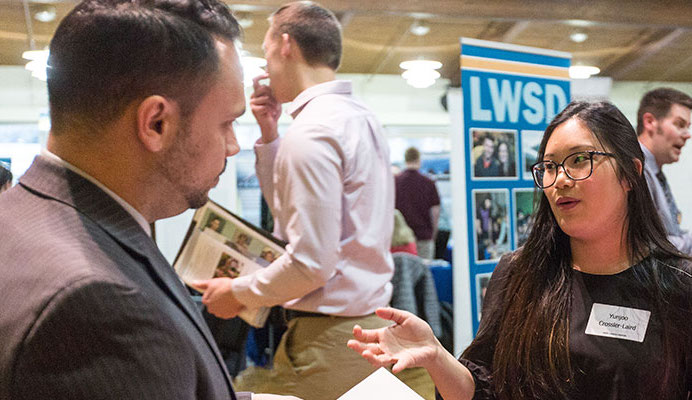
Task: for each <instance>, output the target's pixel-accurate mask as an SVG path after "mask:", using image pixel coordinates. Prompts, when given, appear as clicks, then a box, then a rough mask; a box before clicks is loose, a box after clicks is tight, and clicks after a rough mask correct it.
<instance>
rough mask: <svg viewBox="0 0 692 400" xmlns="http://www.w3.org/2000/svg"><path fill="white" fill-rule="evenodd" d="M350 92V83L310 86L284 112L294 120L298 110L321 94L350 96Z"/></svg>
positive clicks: (332, 82) (337, 82)
mask: <svg viewBox="0 0 692 400" xmlns="http://www.w3.org/2000/svg"><path fill="white" fill-rule="evenodd" d="M351 92H352V85H351V81H339V80H335V81H329V82H324V83H320V84H318V85H315V86H311V87H309V88H307V89H305V90H303V91H302V92H300V94H299V95H298V96H296V98H295V99H293V101H292V102H290V103H289V104H288V106H287V107H286V112H287V113H288V114H289V115H291V117H293V118H295V117H296V116H297V115H298V113H300V110H302V109H303V107H304V106H305V105H306V104H308V103H309V102H310V100H312V99H314V98H315V97H317V96H321V95H323V94H332V93H333V94H351Z"/></svg>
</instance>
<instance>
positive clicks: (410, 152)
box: [404, 147, 420, 163]
mask: <svg viewBox="0 0 692 400" xmlns="http://www.w3.org/2000/svg"><path fill="white" fill-rule="evenodd" d="M404 161H406V162H407V163H414V162H418V161H420V151H418V149H417V148H415V147H409V148H408V149H406V152H405V153H404Z"/></svg>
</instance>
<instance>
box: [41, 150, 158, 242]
mask: <svg viewBox="0 0 692 400" xmlns="http://www.w3.org/2000/svg"><path fill="white" fill-rule="evenodd" d="M41 155H42V156H44V157H46V158H48V159H50V160H52V161H53V162H56V163H58V164H59V165H61V166H63V167H65V168H67V169H69V170H70V171H72V172H74V173H75V174H77V175H79V176H81V177H82V178H84V179H86V180H88V181H89V182H91V183H93V184H94V185H96V186H98V188H99V189H101V190H103V191H104V192H106V194H107V195H109V196H110V197H112V198H113V200H115V201H116V202H117V203H118V204H120V206H121V207H122V208H124V209H125V211H127V212H128V213H129V214H130V215H132V218H134V219H135V221H137V223H138V224H139V226H141V227H142V229H144V232H146V233H147V235H149V236H151V226H150V225H149V222H147V220H146V219H145V218H144V216H143V215H142V214H140V213H139V211H137V210H136V209H135V208H134V207H132V206H131V205H130V204H129V203H128V202H126V201H125V200H123V199H122V198H121V197H120V196H118V195H117V194H115V192H113V191H112V190H110V189H108V188H107V187H106V186H105V185H104V184H103V183H101V182H99V181H98V180H97V179H96V178H94V177H93V176H91V175H89V174H87V173H86V172H84V171H82V170H81V169H79V168H77V167H75V166H74V165H72V164H70V163H69V162H67V161H65V160H63V159H62V158H60V157H58V156H57V155H55V154H53V153H51V152H50V151H48V150H47V149H42V150H41Z"/></svg>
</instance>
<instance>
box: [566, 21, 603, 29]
mask: <svg viewBox="0 0 692 400" xmlns="http://www.w3.org/2000/svg"><path fill="white" fill-rule="evenodd" d="M565 22H567V25H571V26H576V27H579V28H586V27H587V26H593V25H596V24H595V23H594V22H592V21H585V20H583V19H568V20H567V21H565Z"/></svg>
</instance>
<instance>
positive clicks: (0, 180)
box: [0, 165, 12, 188]
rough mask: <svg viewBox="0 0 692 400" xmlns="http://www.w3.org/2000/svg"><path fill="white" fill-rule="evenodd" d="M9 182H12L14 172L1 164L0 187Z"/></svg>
mask: <svg viewBox="0 0 692 400" xmlns="http://www.w3.org/2000/svg"><path fill="white" fill-rule="evenodd" d="M7 182H12V172H10V170H9V169H7V168H5V167H4V166H3V165H0V188H2V187H3V186H5V185H7Z"/></svg>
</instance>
